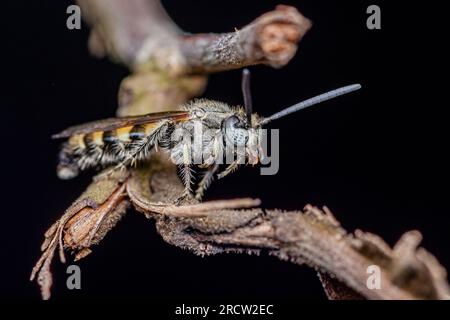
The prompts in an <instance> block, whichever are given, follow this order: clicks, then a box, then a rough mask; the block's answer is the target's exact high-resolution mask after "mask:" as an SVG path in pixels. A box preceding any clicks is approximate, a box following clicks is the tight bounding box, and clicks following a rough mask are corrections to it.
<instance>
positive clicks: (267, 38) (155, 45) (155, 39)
mask: <svg viewBox="0 0 450 320" xmlns="http://www.w3.org/2000/svg"><path fill="white" fill-rule="evenodd" d="M78 3H79V4H80V6H81V7H82V12H83V16H84V17H85V19H86V20H87V21H88V22H89V24H90V25H91V26H92V31H91V35H90V40H89V48H90V51H91V53H93V54H94V55H96V56H100V57H102V56H105V55H106V54H108V55H109V56H110V57H112V58H113V59H115V60H119V61H121V62H122V63H124V64H126V65H128V66H129V67H130V68H132V69H134V70H148V69H160V70H165V72H167V73H169V74H172V75H180V74H186V73H209V72H217V71H223V70H230V69H236V68H240V67H244V66H248V65H254V64H261V63H263V64H268V65H270V66H272V67H277V68H279V67H282V66H284V65H286V64H287V63H288V62H289V60H290V59H291V58H292V57H293V56H294V54H295V52H296V51H297V43H298V42H299V41H300V40H301V38H302V37H303V36H304V35H305V33H306V32H307V31H308V30H309V29H310V27H311V22H310V21H309V20H308V19H307V18H305V17H304V16H303V15H301V14H300V13H299V12H298V11H297V9H295V8H293V7H289V6H283V5H279V6H277V7H276V9H275V10H274V11H271V12H268V13H265V14H263V15H262V16H261V17H259V18H258V19H256V20H255V21H253V22H252V23H250V24H249V25H247V26H245V27H243V28H242V29H241V30H239V31H236V32H232V33H225V34H213V33H210V34H196V35H186V34H185V33H182V32H181V31H180V30H179V29H178V27H177V26H176V25H175V24H174V23H173V22H172V21H171V20H170V19H169V18H168V16H167V14H166V12H165V11H164V9H163V7H162V6H161V4H160V3H159V1H156V0H129V1H126V2H125V1H121V0H78Z"/></svg>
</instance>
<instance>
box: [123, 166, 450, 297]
mask: <svg viewBox="0 0 450 320" xmlns="http://www.w3.org/2000/svg"><path fill="white" fill-rule="evenodd" d="M152 166H154V167H158V166H159V164H158V163H156V162H155V163H153V164H152ZM153 172H154V171H153ZM154 173H156V175H155V176H153V174H152V171H150V174H149V171H148V170H146V169H145V168H144V169H141V170H137V171H134V173H133V175H132V176H131V178H130V179H129V181H128V182H127V192H128V194H129V196H130V199H131V202H132V203H133V204H134V206H135V208H136V209H137V210H138V211H140V212H143V213H144V214H146V216H147V217H149V218H152V219H155V220H156V226H157V230H158V232H159V233H160V234H161V236H162V237H163V238H164V240H165V241H167V242H169V243H170V244H172V245H175V246H178V247H180V248H182V249H188V250H191V251H193V252H194V253H196V254H199V255H210V254H216V253H221V252H235V253H260V252H262V251H265V252H267V253H268V254H270V255H274V256H276V257H278V258H280V259H282V260H286V261H290V262H292V263H296V264H306V265H308V266H310V267H312V268H314V269H316V270H318V271H320V273H321V274H322V275H321V277H320V278H321V280H322V282H323V285H324V287H325V289H326V292H327V294H328V296H329V297H330V298H339V299H342V298H361V297H365V298H367V299H448V298H450V291H449V286H448V283H447V274H446V271H445V269H444V268H443V267H442V266H441V265H440V264H439V263H438V261H437V260H436V259H435V258H434V256H432V255H431V254H430V253H428V252H427V251H426V250H425V249H423V248H420V247H419V244H420V241H421V239H422V237H421V235H420V233H419V232H418V231H410V232H407V233H405V234H404V235H403V236H402V237H401V238H400V240H399V241H398V242H397V244H396V245H395V246H394V247H393V248H390V247H389V245H387V244H386V243H385V242H384V241H383V240H382V239H381V238H380V237H378V236H376V235H374V234H371V233H365V232H362V231H360V230H357V231H355V233H354V234H349V233H347V232H346V231H345V230H344V229H343V228H342V227H341V226H340V224H339V222H338V221H337V220H336V218H335V217H334V216H333V214H332V213H331V212H330V210H328V208H326V207H324V208H323V210H320V209H318V208H316V207H313V206H311V205H308V206H306V207H305V209H304V211H303V212H301V211H292V212H283V211H280V210H264V209H252V210H230V208H231V206H230V207H229V208H226V207H225V206H224V207H223V208H220V209H218V208H214V207H210V209H209V210H201V211H200V212H199V213H201V216H200V217H195V215H193V214H192V212H187V211H186V214H185V215H184V216H183V215H181V214H179V215H177V216H173V215H172V214H164V212H161V211H160V210H155V208H154V206H153V205H152V203H158V202H159V201H160V200H161V199H162V198H172V199H173V198H176V197H177V196H179V195H180V194H181V190H182V185H181V183H180V182H176V181H177V180H176V176H172V175H174V170H173V169H171V168H170V166H168V167H165V169H161V167H159V169H158V171H157V172H154ZM170 176H172V177H170ZM164 181H171V182H173V183H174V184H172V183H171V184H170V185H167V184H166V183H163V182H164ZM177 185H178V186H177ZM174 186H177V187H174ZM234 201H235V200H233V201H230V202H229V203H230V204H232V203H233V202H234ZM145 203H147V204H145ZM182 208H183V207H182V206H181V207H179V209H180V212H181V211H182ZM189 208H191V209H192V205H190V206H189ZM369 266H377V267H379V268H380V271H381V273H380V276H381V287H380V288H379V289H371V288H369V287H368V285H367V281H368V278H369V274H368V273H367V270H368V267H369Z"/></svg>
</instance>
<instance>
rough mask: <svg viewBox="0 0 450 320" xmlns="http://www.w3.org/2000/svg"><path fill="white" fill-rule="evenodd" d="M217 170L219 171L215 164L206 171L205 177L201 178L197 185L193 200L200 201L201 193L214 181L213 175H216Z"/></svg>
mask: <svg viewBox="0 0 450 320" xmlns="http://www.w3.org/2000/svg"><path fill="white" fill-rule="evenodd" d="M217 169H219V165H218V164H215V165H213V166H212V168H210V169H209V170H208V171H206V173H205V175H204V176H203V178H202V180H201V181H200V182H199V184H198V188H197V190H196V192H195V198H196V199H197V200H201V199H202V197H203V193H204V192H205V190H206V189H207V188H208V187H209V186H210V185H211V182H212V181H213V179H214V174H215V173H216V171H217Z"/></svg>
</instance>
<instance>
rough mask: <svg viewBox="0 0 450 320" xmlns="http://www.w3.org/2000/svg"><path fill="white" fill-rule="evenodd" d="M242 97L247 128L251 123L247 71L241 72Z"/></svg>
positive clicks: (248, 72)
mask: <svg viewBox="0 0 450 320" xmlns="http://www.w3.org/2000/svg"><path fill="white" fill-rule="evenodd" d="M242 95H243V96H244V106H245V114H246V120H247V126H249V127H250V126H251V122H252V111H253V110H252V109H253V107H252V94H251V91H250V71H249V70H248V69H244V70H242Z"/></svg>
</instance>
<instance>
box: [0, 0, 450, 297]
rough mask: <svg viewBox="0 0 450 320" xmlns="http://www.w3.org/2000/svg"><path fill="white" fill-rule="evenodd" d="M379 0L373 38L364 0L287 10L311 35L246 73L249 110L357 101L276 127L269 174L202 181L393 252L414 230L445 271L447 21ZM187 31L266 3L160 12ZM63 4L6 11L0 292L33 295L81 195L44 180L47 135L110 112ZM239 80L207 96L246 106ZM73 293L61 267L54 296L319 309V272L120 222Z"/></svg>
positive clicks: (50, 157)
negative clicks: (365, 234)
mask: <svg viewBox="0 0 450 320" xmlns="http://www.w3.org/2000/svg"><path fill="white" fill-rule="evenodd" d="M393 2H394V1H390V2H387V1H375V2H374V4H378V5H380V7H381V10H382V30H373V31H371V30H368V29H367V28H366V18H367V14H366V8H367V6H368V5H369V4H372V2H370V3H369V2H366V1H325V0H320V1H319V0H309V1H307V0H304V1H283V3H285V4H290V5H293V6H295V7H297V8H298V9H299V10H300V11H301V12H302V13H303V14H304V15H305V16H307V17H308V18H310V19H311V20H312V21H313V23H314V26H313V28H312V29H311V31H310V32H309V33H308V34H307V36H306V37H305V38H304V39H303V40H302V42H301V44H300V48H299V51H298V53H297V55H296V56H295V57H294V59H293V60H292V61H291V62H290V63H289V64H288V65H287V66H286V67H284V68H282V69H280V70H275V69H271V68H269V67H266V66H257V67H252V68H251V71H252V80H253V81H252V89H253V90H252V91H253V100H254V108H255V111H257V112H259V113H261V114H262V115H269V114H271V113H273V112H275V111H277V110H280V109H281V108H283V107H286V106H289V105H292V104H294V103H296V102H298V101H299V100H302V99H305V98H309V97H311V96H313V95H315V94H318V93H322V92H324V91H327V90H330V89H334V88H336V87H339V86H342V85H346V84H350V83H354V82H359V83H361V84H362V85H363V89H362V90H361V91H359V92H358V93H353V94H351V95H348V96H345V97H342V98H339V99H336V100H333V101H330V102H327V103H326V104H323V105H321V106H318V107H316V108H313V109H309V110H305V111H303V112H301V113H298V114H295V115H292V116H290V117H289V118H285V119H283V120H280V121H278V122H277V123H276V124H275V123H274V124H273V125H272V127H277V128H280V132H281V147H280V149H281V151H280V152H281V154H280V162H281V163H280V171H279V173H278V174H277V175H274V176H261V175H260V174H259V169H257V168H251V167H248V168H242V169H241V170H239V171H238V172H237V173H236V174H233V175H230V176H229V177H227V178H226V179H224V180H222V181H220V182H217V183H215V184H213V186H212V187H211V189H210V190H209V191H208V192H207V199H218V198H231V197H236V196H251V197H259V198H261V199H262V201H263V205H264V207H266V208H281V209H301V208H303V206H304V205H306V204H307V203H311V204H314V205H317V206H322V205H327V206H328V207H329V208H330V209H331V210H332V211H333V212H334V214H335V215H336V217H337V219H338V220H340V221H341V223H342V224H343V226H344V227H345V228H346V229H347V230H354V229H355V228H361V229H363V230H366V231H370V232H373V233H376V234H379V235H381V236H382V237H383V238H384V239H385V240H386V241H388V242H389V243H390V244H394V243H395V241H396V240H397V239H398V238H399V237H400V235H401V234H402V233H403V232H405V231H407V230H411V229H419V230H420V231H421V232H422V233H423V235H424V241H423V245H424V246H425V247H426V248H427V249H428V250H430V251H431V252H432V253H433V254H435V255H436V256H437V258H438V259H439V261H440V262H441V263H442V264H443V265H444V266H447V267H448V266H450V253H449V251H448V248H447V245H448V243H449V240H450V233H449V221H450V218H449V213H450V212H449V211H450V210H449V209H450V205H449V203H448V181H449V180H448V178H449V174H448V173H449V172H448V163H449V161H448V160H449V159H448V156H447V152H446V149H447V148H448V135H447V127H446V119H445V118H446V108H448V102H447V99H446V90H448V89H446V84H447V83H448V81H447V80H446V77H447V74H448V73H446V70H445V69H446V68H447V65H446V61H445V60H444V57H445V55H446V52H444V49H443V48H442V47H443V42H444V41H445V38H444V37H443V35H442V34H441V33H440V32H442V31H443V30H444V26H443V25H444V23H445V20H444V19H441V18H439V14H438V13H439V12H440V11H441V12H442V11H443V9H442V8H440V7H439V6H438V5H435V4H433V3H432V2H427V3H426V5H425V4H422V5H415V4H412V3H411V2H409V1H395V3H393ZM163 3H164V5H165V7H166V9H167V10H168V12H169V14H170V15H171V17H172V18H173V19H174V21H175V22H177V23H178V24H179V26H180V27H181V28H182V29H183V30H186V31H189V32H193V33H196V32H226V31H232V30H234V28H235V27H237V28H240V27H241V26H243V25H245V24H247V23H249V22H250V21H252V20H253V19H254V18H256V17H257V16H259V15H260V14H262V13H264V12H266V11H269V10H272V9H273V8H274V6H275V5H276V4H277V3H279V2H275V1H256V0H252V1H248V0H247V1H204V0H202V1H189V2H188V1H174V0H171V1H164V2H163ZM70 4H71V2H70V1H50V0H47V1H39V2H38V1H23V2H16V1H9V2H7V3H4V4H3V3H2V5H3V6H4V9H3V12H2V20H1V23H2V28H1V29H2V31H3V32H4V34H5V36H4V37H3V44H2V54H4V55H5V56H4V58H2V70H3V75H2V86H1V87H2V91H3V92H2V103H1V104H2V107H1V112H2V116H1V118H2V119H3V121H2V143H3V148H2V150H1V155H2V157H1V158H2V162H4V163H3V165H2V169H3V170H2V173H3V175H2V176H3V177H5V176H6V179H2V206H1V212H0V219H1V222H0V223H1V226H2V229H3V231H2V233H1V238H2V239H1V240H2V242H1V248H2V258H1V269H2V271H1V275H2V277H1V278H0V288H1V289H2V290H1V291H0V296H2V297H5V298H13V299H22V298H27V299H39V290H38V287H37V285H36V284H35V283H30V282H28V277H29V273H30V271H31V268H32V266H33V265H34V263H35V261H36V260H37V259H38V257H39V247H40V244H41V242H42V240H43V234H44V232H45V231H46V229H47V228H48V227H49V226H50V225H51V223H53V222H54V221H55V220H56V219H57V218H58V217H59V216H60V215H61V214H62V212H63V211H64V210H65V208H67V207H68V206H69V205H70V203H71V202H72V201H73V200H74V199H75V198H76V197H77V196H78V195H79V194H80V193H81V192H82V191H83V190H84V188H85V187H86V186H87V185H88V184H89V181H90V178H91V174H87V173H86V174H83V175H82V176H81V177H79V178H77V179H75V180H72V181H61V180H58V178H57V177H56V175H55V165H56V154H57V151H58V143H57V142H55V141H51V140H50V139H49V137H50V135H51V134H52V133H55V132H58V131H59V130H61V129H64V128H65V127H67V126H69V125H73V124H78V123H82V122H86V121H91V120H95V119H100V118H105V117H109V116H113V115H114V112H115V109H116V107H117V98H116V93H117V90H118V87H119V84H120V81H121V79H123V77H125V76H126V75H127V70H126V69H125V68H124V67H121V66H118V65H115V64H113V63H111V62H110V61H108V60H107V59H104V60H97V59H95V58H93V57H91V56H90V55H89V53H88V51H87V47H86V43H87V37H88V32H89V30H88V28H87V26H85V25H83V27H82V30H80V31H76V30H75V31H70V30H68V29H67V28H66V18H67V14H66V13H65V12H66V8H67V6H68V5H70ZM240 77H241V72H240V71H232V72H226V73H220V74H215V75H212V76H211V77H210V81H209V85H208V88H207V90H206V92H205V93H204V97H207V98H211V99H217V100H221V101H224V102H228V103H230V104H238V103H241V102H242V97H241V92H240ZM79 266H80V267H81V270H82V290H80V291H76V290H75V291H69V290H67V289H66V287H65V279H66V274H65V266H62V265H61V264H60V263H59V261H57V259H55V262H54V264H53V267H52V270H53V272H54V275H55V279H54V281H55V283H54V286H53V298H54V299H56V300H59V299H66V298H92V297H100V298H103V297H141V298H142V297H150V298H152V299H180V300H181V301H187V300H188V299H192V298H199V299H210V298H215V299H219V300H220V299H231V298H234V299H244V298H245V299H249V298H250V299H260V300H267V301H271V300H275V299H276V300H298V299H304V298H307V299H325V295H324V293H323V290H322V288H321V285H320V282H319V280H318V279H317V277H316V275H315V272H314V271H313V270H311V269H309V268H306V267H299V266H297V265H293V264H289V263H286V262H281V261H279V260H277V259H276V258H273V257H269V256H267V255H265V254H262V255H261V256H259V257H257V256H245V255H218V256H213V257H207V258H200V257H197V256H194V255H193V254H191V253H189V252H186V251H182V250H181V249H178V248H175V247H172V246H170V245H168V244H166V243H165V242H164V241H163V240H162V239H161V238H160V237H159V236H158V235H157V233H156V231H155V228H154V225H153V222H152V221H149V220H147V219H145V218H144V217H143V216H142V215H140V214H136V213H135V212H134V211H130V212H129V214H128V215H127V216H126V217H125V218H124V219H123V220H122V221H121V222H120V223H119V225H118V226H117V227H116V228H115V229H113V231H111V232H110V233H109V234H108V235H107V237H106V238H105V239H104V240H103V241H102V242H101V243H100V245H98V246H97V247H95V248H94V252H93V254H91V255H90V256H89V257H88V258H86V259H84V260H82V261H81V262H79Z"/></svg>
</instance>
